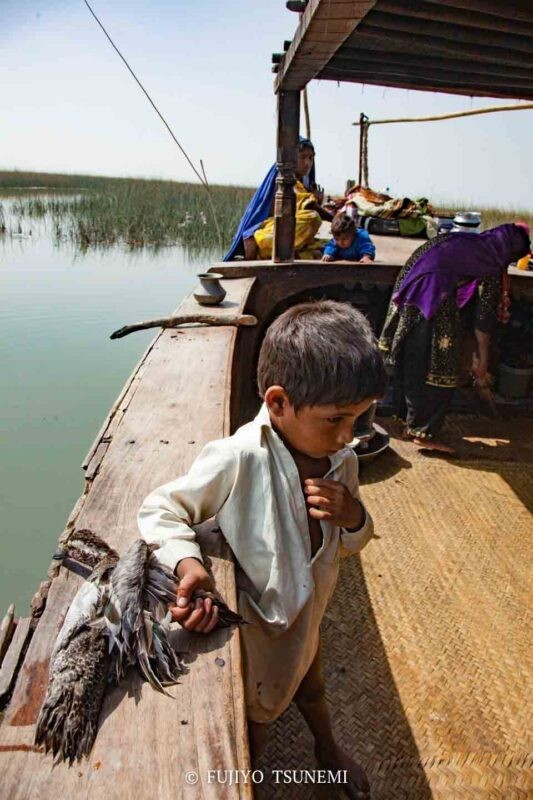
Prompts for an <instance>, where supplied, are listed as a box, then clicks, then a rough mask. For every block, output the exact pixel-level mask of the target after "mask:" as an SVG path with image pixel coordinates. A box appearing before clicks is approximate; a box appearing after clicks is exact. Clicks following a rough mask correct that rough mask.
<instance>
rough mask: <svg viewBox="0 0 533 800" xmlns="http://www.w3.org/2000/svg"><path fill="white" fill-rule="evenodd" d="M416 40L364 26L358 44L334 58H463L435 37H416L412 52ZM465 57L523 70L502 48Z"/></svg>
mask: <svg viewBox="0 0 533 800" xmlns="http://www.w3.org/2000/svg"><path fill="white" fill-rule="evenodd" d="M414 38H415V37H414V36H411V35H409V34H406V33H401V32H398V34H397V35H394V33H391V32H390V31H384V30H382V29H380V28H373V27H371V26H367V27H366V28H365V29H364V30H363V28H361V30H360V31H359V33H358V37H357V41H355V40H353V41H349V42H346V44H344V45H343V46H342V48H341V49H340V50H339V51H338V53H337V54H336V57H337V56H346V57H350V56H352V55H354V56H357V55H358V54H359V53H360V52H361V51H363V50H364V51H365V52H367V51H369V50H374V51H376V53H377V54H378V55H383V54H384V53H397V54H407V55H412V54H413V52H414V51H415V50H416V53H417V55H421V56H425V57H426V58H427V59H430V60H432V59H433V58H435V57H437V58H446V59H447V58H452V59H453V58H456V57H457V56H461V55H463V51H461V50H460V49H458V48H457V47H456V46H455V45H454V44H453V42H450V41H448V40H447V39H435V38H434V37H427V36H426V37H425V36H418V37H416V48H413V39H414ZM468 57H469V58H471V59H472V61H474V62H480V63H482V64H495V63H498V64H500V65H503V64H508V65H510V66H515V67H523V66H524V57H523V55H522V54H520V53H513V52H510V51H507V50H502V48H501V47H500V48H498V50H495V48H492V47H483V46H480V45H478V46H476V47H474V46H471V47H469V48H468Z"/></svg>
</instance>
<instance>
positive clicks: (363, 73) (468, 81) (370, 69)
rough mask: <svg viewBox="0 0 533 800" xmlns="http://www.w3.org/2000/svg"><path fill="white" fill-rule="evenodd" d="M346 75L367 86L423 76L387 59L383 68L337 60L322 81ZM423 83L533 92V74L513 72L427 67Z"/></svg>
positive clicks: (359, 62) (332, 62) (411, 66)
mask: <svg viewBox="0 0 533 800" xmlns="http://www.w3.org/2000/svg"><path fill="white" fill-rule="evenodd" d="M341 74H342V75H345V76H346V78H345V80H358V81H360V82H361V83H364V82H365V80H366V79H367V78H368V77H370V78H375V79H376V80H379V79H380V78H383V79H385V80H387V81H392V80H397V81H398V82H400V81H404V80H408V81H409V82H410V83H414V82H415V81H416V80H418V78H419V76H420V75H421V72H420V68H419V67H418V66H417V65H413V64H409V63H406V64H403V65H401V64H395V63H388V62H387V61H386V59H384V62H383V63H382V64H369V63H365V62H364V60H361V61H360V60H357V61H355V62H352V63H351V64H348V63H338V62H337V63H336V62H335V59H333V61H331V62H330V63H329V64H328V66H327V67H326V69H325V70H323V71H322V73H321V77H322V78H324V80H327V79H328V78H329V79H331V77H330V76H332V75H334V76H335V77H337V76H338V75H341ZM422 75H423V80H424V81H425V82H426V83H431V84H434V85H435V86H440V85H443V86H462V87H464V88H466V89H471V90H473V91H475V89H476V87H478V86H479V87H480V88H485V89H490V88H494V89H495V91H496V92H499V91H500V90H501V89H503V90H506V89H508V88H509V82H510V81H512V90H513V91H523V92H525V93H526V94H527V93H531V92H533V73H532V74H531V76H530V77H526V78H523V77H519V76H517V75H516V74H514V73H513V71H510V73H509V74H508V75H506V76H502V75H498V76H496V75H491V74H490V72H487V73H485V72H474V71H473V70H471V71H469V72H468V73H465V72H464V71H462V70H459V71H458V70H454V69H433V68H432V67H427V68H426V69H425V70H424V72H423V73H422Z"/></svg>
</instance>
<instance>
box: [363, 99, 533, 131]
mask: <svg viewBox="0 0 533 800" xmlns="http://www.w3.org/2000/svg"><path fill="white" fill-rule="evenodd" d="M528 108H529V109H531V108H533V103H522V104H521V105H512V106H491V107H489V108H474V109H471V110H470V111H456V112H455V113H453V114H442V115H441V116H439V117H398V118H397V119H373V120H372V123H370V122H369V121H368V118H366V120H367V121H366V122H365V123H364V124H368V125H370V124H372V125H386V124H388V123H391V122H437V121H438V120H441V119H457V118H458V117H471V116H474V115H475V114H493V113H495V112H496V111H522V110H527V109H528ZM361 124H362V123H361V120H359V122H353V123H352V125H356V126H359V125H361Z"/></svg>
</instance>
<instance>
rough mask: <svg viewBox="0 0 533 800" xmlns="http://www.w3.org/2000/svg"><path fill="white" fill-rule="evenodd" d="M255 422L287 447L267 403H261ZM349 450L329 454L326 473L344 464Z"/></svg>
mask: <svg viewBox="0 0 533 800" xmlns="http://www.w3.org/2000/svg"><path fill="white" fill-rule="evenodd" d="M254 423H255V424H257V425H258V426H259V428H261V429H263V428H265V429H267V430H269V431H270V435H271V436H275V437H276V441H278V442H279V443H280V445H281V446H282V447H283V448H284V449H285V450H286V449H287V448H286V447H285V445H284V444H283V441H282V440H281V437H280V436H279V435H278V434H277V433H276V431H275V430H274V426H273V425H272V420H271V419H270V414H269V413H268V408H267V405H266V403H263V404H262V405H261V408H260V409H259V412H258V414H257V416H256V418H255V419H254ZM347 450H349V448H348V447H343V448H342V450H339V451H338V452H337V453H334V454H333V455H331V456H328V458H329V460H330V464H331V467H330V469H329V470H328V471H327V473H326V475H329V473H330V472H333V471H334V470H336V469H337V467H338V466H339V465H340V464H342V462H343V461H344V459H345V458H346V451H347ZM287 452H289V451H288V450H287ZM291 458H292V456H291ZM324 477H325V476H324Z"/></svg>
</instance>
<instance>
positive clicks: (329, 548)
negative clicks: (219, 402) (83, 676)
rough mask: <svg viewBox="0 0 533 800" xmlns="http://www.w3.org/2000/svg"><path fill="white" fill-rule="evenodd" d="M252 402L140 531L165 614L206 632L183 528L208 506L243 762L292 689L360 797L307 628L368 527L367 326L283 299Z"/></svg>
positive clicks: (314, 631)
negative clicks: (163, 575) (362, 451)
mask: <svg viewBox="0 0 533 800" xmlns="http://www.w3.org/2000/svg"><path fill="white" fill-rule="evenodd" d="M258 385H259V393H260V395H261V397H262V399H263V401H264V402H263V406H262V408H261V410H260V411H259V414H258V415H257V417H256V418H255V419H254V420H253V421H252V422H249V423H248V424H247V425H244V426H243V427H241V428H239V429H238V430H237V431H236V432H235V433H234V434H233V436H230V437H228V438H226V439H221V440H219V441H215V442H211V443H210V444H208V445H207V446H206V447H205V448H204V450H203V451H202V453H201V454H200V455H199V457H198V458H197V459H196V461H195V462H194V464H193V465H192V467H191V469H190V471H189V473H188V474H187V475H185V476H184V477H182V478H178V479H177V480H175V481H173V482H172V483H169V484H167V485H165V486H162V487H160V488H159V489H156V490H155V491H154V492H153V493H152V494H150V495H149V496H148V497H147V498H146V500H145V501H144V503H143V506H142V507H141V510H140V513H139V527H140V530H141V533H142V535H143V537H144V538H145V539H146V541H148V542H149V543H156V544H158V545H159V546H160V549H159V550H157V551H156V552H157V556H158V558H159V559H160V561H162V562H163V563H164V564H166V565H167V566H169V567H170V568H171V569H173V570H174V569H175V570H176V573H177V575H178V577H179V578H180V585H179V589H178V597H177V605H176V607H175V608H173V609H171V610H172V614H173V617H174V619H175V620H177V621H178V622H180V624H181V625H182V626H183V627H184V628H186V629H187V630H191V631H192V630H194V631H199V632H202V633H209V632H210V631H212V630H213V628H214V627H215V625H216V624H217V613H218V610H217V607H216V606H214V605H213V604H212V602H211V600H210V599H209V598H205V599H197V600H196V601H195V602H191V595H192V593H193V591H194V590H196V589H205V590H213V588H214V587H213V585H212V581H211V579H210V577H209V575H208V573H207V572H206V570H205V569H204V567H203V564H202V555H201V553H200V549H199V547H198V545H197V543H196V542H195V534H194V531H193V530H192V529H191V526H192V525H195V524H197V523H199V522H201V521H202V520H206V519H209V518H210V517H212V516H214V515H215V514H216V515H217V521H218V522H219V524H220V527H221V529H222V532H223V535H224V536H225V538H226V539H227V541H228V542H229V544H230V546H231V548H232V550H233V553H234V554H235V557H236V559H237V562H238V563H237V572H236V575H237V590H238V608H239V612H240V614H242V616H243V617H244V618H245V619H246V620H247V621H248V622H252V623H253V624H252V625H246V626H244V627H243V628H242V629H241V636H242V644H243V656H244V682H245V695H246V705H247V714H248V720H249V723H248V724H249V733H250V749H251V755H252V759H253V761H254V762H256V760H257V758H258V756H259V755H260V752H261V749H262V747H263V746H264V744H265V742H266V723H269V722H271V721H272V720H274V719H276V718H277V717H279V715H280V714H281V713H282V712H283V711H284V710H285V709H286V708H287V706H288V705H289V704H290V702H291V701H292V700H293V699H295V700H296V703H297V704H298V707H299V709H300V711H301V712H302V714H303V716H304V717H305V719H306V721H307V723H308V724H309V727H310V728H311V731H312V732H313V734H314V736H315V742H316V746H315V753H316V756H317V758H318V760H319V761H320V762H321V764H322V765H323V767H324V768H326V769H331V770H338V769H341V770H346V771H347V777H348V784H347V785H345V787H344V788H345V790H346V791H348V793H349V796H350V797H354V798H366V797H367V796H368V781H367V779H366V776H365V773H364V770H363V768H362V767H361V766H359V765H358V764H357V763H356V762H355V761H353V760H352V759H351V758H350V757H349V756H347V755H345V754H344V753H343V752H341V751H340V750H339V749H338V747H337V745H336V743H335V741H334V738H333V733H332V729H331V723H330V718H329V713H328V709H327V706H326V701H325V694H324V681H323V679H322V675H321V668H320V637H319V626H320V623H321V621H322V617H323V615H324V612H325V610H326V605H327V603H328V601H329V599H330V597H331V595H332V593H333V590H334V588H335V583H336V580H337V574H338V569H339V554H340V551H341V550H343V551H345V553H350V552H352V553H356V552H358V551H359V550H361V549H362V548H363V547H364V546H365V545H366V543H367V542H368V541H369V539H370V538H371V536H372V528H373V525H372V520H371V518H370V516H369V514H368V513H367V511H366V510H365V508H364V506H363V504H362V503H361V501H360V499H359V490H358V480H357V473H358V464H357V457H356V456H355V454H354V453H353V451H352V450H351V449H350V448H348V447H346V445H347V444H348V443H349V442H350V441H351V440H352V438H353V428H354V422H355V420H356V419H357V417H358V416H359V415H360V414H362V413H364V412H365V411H366V410H367V409H368V408H369V406H370V404H371V403H372V401H373V400H374V399H375V398H376V397H379V396H381V395H382V394H383V392H384V390H385V386H386V373H385V370H384V366H383V363H382V360H381V356H380V354H379V351H378V349H377V347H376V344H375V341H374V337H373V335H372V331H371V328H370V325H369V324H368V322H367V320H366V319H365V317H364V316H363V315H362V314H360V313H359V312H358V311H356V310H355V309H354V308H353V307H352V306H350V305H348V304H345V303H336V302H333V301H329V300H323V301H319V302H315V303H304V304H301V305H297V306H293V307H292V308H290V309H288V310H287V311H285V312H284V313H283V314H281V315H280V316H279V317H278V318H277V319H276V320H275V322H274V323H273V324H272V325H271V326H270V328H269V329H268V330H267V333H266V336H265V339H264V341H263V344H262V347H261V352H260V355H259V364H258Z"/></svg>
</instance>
